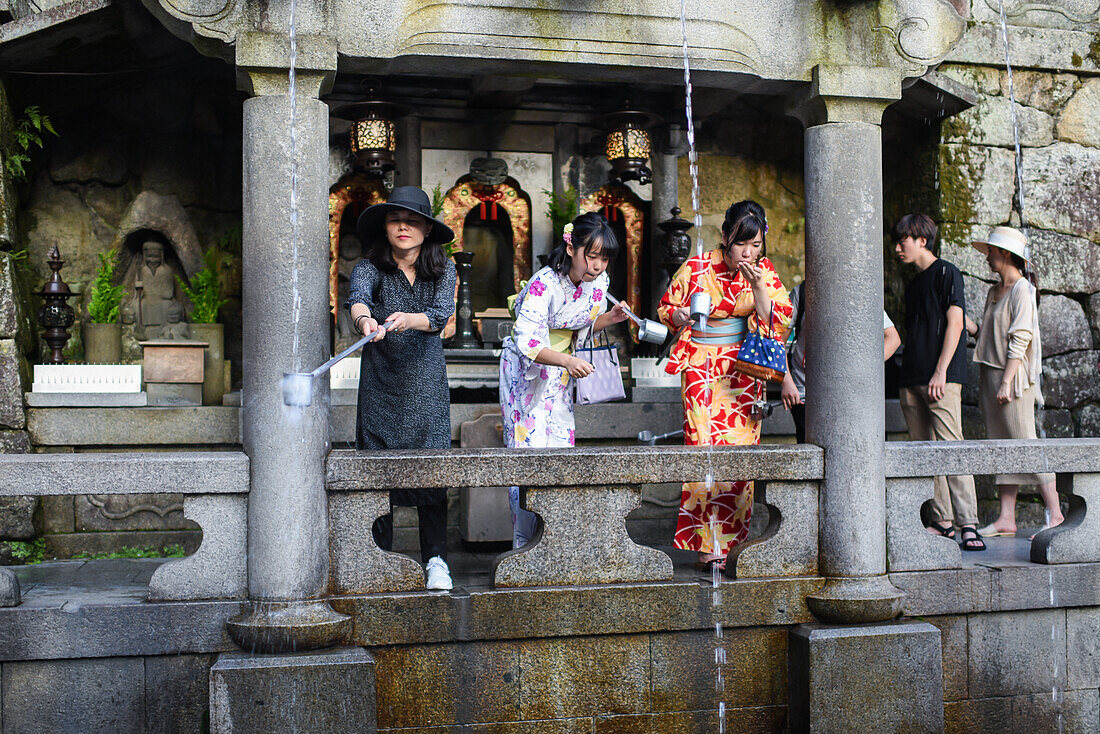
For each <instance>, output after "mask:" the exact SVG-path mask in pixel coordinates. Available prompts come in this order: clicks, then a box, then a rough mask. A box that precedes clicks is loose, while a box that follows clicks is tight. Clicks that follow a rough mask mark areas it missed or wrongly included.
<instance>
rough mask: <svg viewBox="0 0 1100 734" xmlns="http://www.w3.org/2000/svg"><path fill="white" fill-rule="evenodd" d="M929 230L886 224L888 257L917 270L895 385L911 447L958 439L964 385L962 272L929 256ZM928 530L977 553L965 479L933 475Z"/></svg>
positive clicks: (979, 545)
mask: <svg viewBox="0 0 1100 734" xmlns="http://www.w3.org/2000/svg"><path fill="white" fill-rule="evenodd" d="M936 232H937V230H936V224H935V222H933V221H932V220H931V219H930V218H929V217H928V216H926V215H924V214H907V215H905V216H904V217H902V218H901V219H900V220H898V223H897V224H896V225H894V243H895V247H894V251H895V252H897V255H898V259H900V260H901V261H902V262H903V263H911V264H913V265H916V266H917V269H918V270H919V271H920V272H919V273H917V275H916V277H915V278H913V280H911V281H910V282H909V284H908V285H907V286H906V287H905V329H906V337H905V338H906V342H905V351H904V352H903V354H902V360H901V373H900V376H899V379H898V384H899V385H900V387H901V390H900V394H899V397H900V402H901V410H902V413H903V414H904V415H905V423H906V424H907V425H908V426H909V437H910V438H912V439H913V440H914V441H931V440H935V441H961V440H962V437H963V435H962V386H963V383H965V382H966V339H965V337H964V336H963V321H964V319H965V316H964V314H965V312H966V301H965V297H964V295H963V280H962V273H960V272H959V269H958V268H956V267H955V266H954V265H952V264H951V263H949V262H947V261H945V260H941V259H940V258H938V257H936V256H935V255H934V254H933V253H932V246H933V245H934V244H935V242H936ZM932 515H933V517H932V524H931V525H930V526H929V527H928V531H929V532H931V533H934V534H936V535H942V536H944V537H947V538H953V537H955V529H954V527H953V524H952V523H953V522H954V524H957V525H958V526H959V531H960V534H961V535H962V548H963V550H975V551H978V550H985V543H984V542H983V541H982V538H981V535H979V534H978V530H977V526H978V501H977V497H976V496H975V493H974V478H973V477H971V476H956V477H947V478H946V479H945V478H944V477H936V479H935V493H934V495H933V498H932Z"/></svg>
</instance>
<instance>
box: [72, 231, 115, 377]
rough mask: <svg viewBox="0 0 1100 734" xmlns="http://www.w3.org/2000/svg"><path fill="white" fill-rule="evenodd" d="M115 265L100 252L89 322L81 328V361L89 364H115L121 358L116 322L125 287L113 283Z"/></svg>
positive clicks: (110, 258) (111, 257) (89, 302)
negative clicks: (82, 344) (82, 354)
mask: <svg viewBox="0 0 1100 734" xmlns="http://www.w3.org/2000/svg"><path fill="white" fill-rule="evenodd" d="M116 265H117V261H116V260H115V258H114V257H113V256H109V255H106V254H104V253H100V254H99V270H97V271H96V274H95V283H94V284H93V285H92V294H91V299H90V300H89V301H88V321H86V322H85V323H84V324H83V327H82V329H81V331H82V336H83V340H84V361H86V362H88V363H91V364H118V363H119V362H120V361H121V360H122V324H120V323H119V322H118V307H119V305H120V304H121V303H122V298H123V296H124V295H125V290H124V289H123V287H122V286H121V285H116V284H115V282H114V280H115V266H116Z"/></svg>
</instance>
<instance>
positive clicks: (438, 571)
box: [425, 556, 454, 591]
mask: <svg viewBox="0 0 1100 734" xmlns="http://www.w3.org/2000/svg"><path fill="white" fill-rule="evenodd" d="M425 572H426V573H427V576H428V582H427V584H425V585H426V586H427V587H428V588H429V589H431V590H432V591H450V590H451V589H452V588H454V584H453V583H452V582H451V569H450V568H448V567H447V562H446V561H444V560H443V559H442V558H440V557H439V556H432V557H431V558H430V559H429V560H428V565H427V567H426V568H425Z"/></svg>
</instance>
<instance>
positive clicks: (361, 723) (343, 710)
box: [210, 647, 377, 734]
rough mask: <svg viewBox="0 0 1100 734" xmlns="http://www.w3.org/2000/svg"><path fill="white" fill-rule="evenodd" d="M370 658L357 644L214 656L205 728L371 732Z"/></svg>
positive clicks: (235, 733)
mask: <svg viewBox="0 0 1100 734" xmlns="http://www.w3.org/2000/svg"><path fill="white" fill-rule="evenodd" d="M376 729H377V723H376V719H375V696H374V658H372V657H371V656H370V654H369V653H368V652H367V651H366V650H364V649H363V648H361V647H342V648H336V649H333V650H326V651H324V652H306V653H295V654H292V655H279V656H274V657H271V656H264V657H258V656H254V655H249V654H248V653H243V652H231V653H225V654H223V655H219V656H218V661H217V662H216V663H214V665H213V667H211V668H210V731H211V732H213V734H253V733H255V734H273V732H290V731H311V732H327V731H348V732H374V731H375V730H376Z"/></svg>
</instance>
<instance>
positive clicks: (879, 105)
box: [792, 66, 904, 622]
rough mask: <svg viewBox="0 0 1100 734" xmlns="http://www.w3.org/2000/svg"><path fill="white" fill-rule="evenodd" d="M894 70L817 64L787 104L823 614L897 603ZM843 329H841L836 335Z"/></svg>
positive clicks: (863, 618)
mask: <svg viewBox="0 0 1100 734" xmlns="http://www.w3.org/2000/svg"><path fill="white" fill-rule="evenodd" d="M900 96H901V85H900V77H899V75H898V73H897V72H896V71H894V70H891V69H865V68H855V67H821V66H819V67H817V68H815V70H814V76H813V82H812V84H811V88H810V90H809V93H808V94H806V95H805V96H804V97H803V98H801V99H799V100H798V101H797V103H796V105H795V106H794V108H793V110H792V112H793V113H794V114H795V115H796V116H798V117H800V118H801V119H802V121H803V124H804V125H805V126H806V136H805V161H806V162H805V181H806V305H807V308H806V315H805V317H804V318H805V329H806V335H807V336H806V339H807V341H806V394H807V395H808V399H807V402H806V435H807V440H809V441H810V442H811V443H815V444H817V445H819V446H821V447H822V448H824V449H825V480H824V482H822V485H821V497H820V505H819V506H820V513H821V518H820V524H819V527H820V531H819V533H820V534H819V549H820V554H819V556H820V571H821V573H822V574H823V575H824V576H826V577H828V579H829V581H828V584H827V585H826V587H825V588H824V589H823V590H822V591H821V592H819V593H817V594H814V595H812V596H810V597H809V598H808V599H807V602H808V604H809V606H810V609H811V611H813V613H814V615H815V616H816V617H818V618H819V619H821V620H822V621H825V622H878V621H883V620H887V619H892V618H894V617H896V616H898V615H899V614H900V613H901V611H902V599H903V597H904V595H903V594H902V592H900V591H899V590H898V589H896V588H894V586H893V585H892V584H890V582H889V580H888V579H887V578H886V576H885V573H886V480H885V472H884V459H883V440H884V437H885V415H884V412H883V401H882V399H881V397H882V394H883V379H884V368H883V362H882V287H883V278H882V235H883V219H882V217H883V214H882V142H881V141H882V135H881V129H880V127H879V124H880V121H881V118H882V112H883V110H884V109H885V108H886V106H887V105H889V104H890V103H891V102H892V101H894V100H895V99H898V98H899V97H900ZM837 334H840V335H842V336H841V338H836V335H837Z"/></svg>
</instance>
